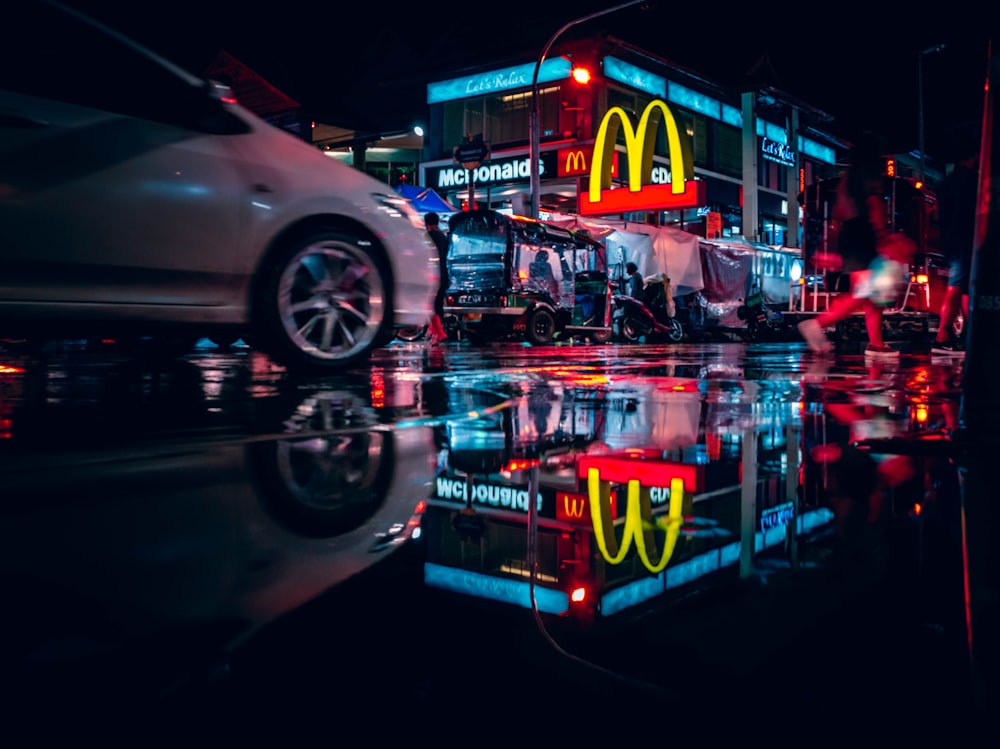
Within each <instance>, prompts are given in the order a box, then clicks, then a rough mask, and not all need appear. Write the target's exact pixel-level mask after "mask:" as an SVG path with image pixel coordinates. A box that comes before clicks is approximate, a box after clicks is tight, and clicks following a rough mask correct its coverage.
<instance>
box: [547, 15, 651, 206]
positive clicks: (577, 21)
mask: <svg viewBox="0 0 1000 749" xmlns="http://www.w3.org/2000/svg"><path fill="white" fill-rule="evenodd" d="M645 2H646V0H629V2H626V3H621V4H620V5H615V6H613V7H611V8H605V9H604V10H599V11H597V12H596V13H591V14H589V15H586V16H581V17H580V18H577V19H575V20H573V21H570V22H569V23H567V24H564V25H563V26H562V27H560V29H559V30H558V31H556V33H555V34H553V35H552V38H550V39H549V41H548V42H546V44H545V46H544V47H543V48H542V51H541V54H539V55H538V61H537V62H536V63H535V72H534V75H532V76H531V115H530V120H529V122H528V127H529V138H530V140H531V145H530V150H529V160H530V161H531V218H538V214H539V211H540V208H541V206H540V198H541V194H540V192H541V181H540V178H539V177H540V175H539V170H538V161H539V158H540V157H541V134H540V133H539V127H540V126H539V123H538V71H539V69H540V68H541V67H542V63H543V62H545V56H546V55H547V54H548V53H549V49H550V48H551V47H552V45H553V44H555V41H556V39H558V38H559V37H560V36H562V35H563V33H565V32H566V31H567V30H568V29H571V28H572V27H573V26H576V25H577V24H580V23H583V22H584V21H590V20H591V19H594V18H598V17H599V16H604V15H607V14H608V13H614V12H615V11H618V10H623V9H624V8H628V7H630V6H632V5H639V4H640V3H645Z"/></svg>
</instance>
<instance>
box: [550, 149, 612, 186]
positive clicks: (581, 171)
mask: <svg viewBox="0 0 1000 749" xmlns="http://www.w3.org/2000/svg"><path fill="white" fill-rule="evenodd" d="M593 161H594V147H593V146H573V147H571V148H560V149H559V150H558V151H556V163H557V165H558V166H557V171H556V174H557V175H558V176H560V177H582V176H583V175H585V174H589V173H590V165H591V163H593ZM617 176H618V152H617V151H615V152H614V153H613V154H612V157H611V177H612V178H615V177H617Z"/></svg>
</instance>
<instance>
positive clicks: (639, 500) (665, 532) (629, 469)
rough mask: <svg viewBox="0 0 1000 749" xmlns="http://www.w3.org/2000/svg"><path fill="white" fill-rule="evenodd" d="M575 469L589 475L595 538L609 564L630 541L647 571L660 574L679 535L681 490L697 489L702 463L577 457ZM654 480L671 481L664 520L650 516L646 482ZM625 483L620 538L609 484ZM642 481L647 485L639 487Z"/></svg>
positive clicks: (621, 555)
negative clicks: (624, 502) (624, 500)
mask: <svg viewBox="0 0 1000 749" xmlns="http://www.w3.org/2000/svg"><path fill="white" fill-rule="evenodd" d="M577 471H578V474H579V475H580V476H582V477H584V476H585V477H586V479H587V496H588V500H589V502H588V504H589V508H590V519H591V523H592V525H593V528H594V540H595V541H596V543H597V547H598V549H600V551H601V554H602V555H603V556H604V558H605V560H607V561H608V563H609V564H620V563H621V562H622V561H624V559H625V557H626V555H627V554H628V552H629V549H630V548H631V546H632V542H633V541H634V542H635V546H636V553H637V554H638V555H639V559H640V560H641V561H642V563H643V565H645V567H646V569H647V570H649V571H650V572H652V573H653V574H654V575H655V574H658V573H660V572H662V571H663V570H664V569H665V568H666V566H667V564H668V563H669V562H670V558H671V557H672V556H673V554H674V547H675V546H676V545H677V538H678V536H680V532H681V521H682V519H683V515H682V513H683V507H684V492H685V489H687V490H690V491H698V487H699V486H700V484H701V480H702V472H701V470H700V466H694V465H690V464H683V463H665V462H663V461H644V460H630V459H628V458H608V457H602V458H594V459H584V460H581V461H580V462H579V463H578V464H577ZM626 477H627V478H626ZM654 478H655V483H656V484H661V485H662V483H663V482H664V481H666V480H668V479H669V481H670V504H669V507H668V511H667V516H666V518H665V522H664V518H663V516H662V515H661V516H659V517H658V518H657V520H655V521H654V519H653V509H652V502H651V501H650V496H649V484H651V483H653V482H652V481H650V479H654ZM626 481H627V500H626V506H625V522H624V523H623V524H622V529H621V539H620V540H619V538H618V532H617V530H616V528H615V510H614V507H613V504H612V502H613V498H612V493H611V484H612V482H614V483H619V484H621V483H626ZM644 483H645V484H647V485H646V486H643V484H644ZM659 537H662V538H663V548H662V549H660V548H659V543H658V538H659Z"/></svg>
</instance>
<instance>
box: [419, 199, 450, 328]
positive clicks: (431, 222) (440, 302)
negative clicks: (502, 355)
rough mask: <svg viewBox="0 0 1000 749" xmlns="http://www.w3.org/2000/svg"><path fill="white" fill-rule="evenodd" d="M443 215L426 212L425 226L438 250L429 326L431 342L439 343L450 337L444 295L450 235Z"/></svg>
mask: <svg viewBox="0 0 1000 749" xmlns="http://www.w3.org/2000/svg"><path fill="white" fill-rule="evenodd" d="M440 224H441V217H440V216H438V215H437V214H436V213H434V212H433V211H431V212H430V213H425V214H424V226H425V228H426V229H427V235H428V236H429V237H430V238H431V240H433V242H434V246H435V247H437V251H438V269H439V273H440V280H439V281H438V291H437V295H436V296H435V297H434V315H433V316H432V317H431V321H430V324H429V325H428V327H427V333H428V335H430V339H431V343H432V344H435V345H436V344H438V343H441V341H444V340H447V339H448V331H446V330H445V329H444V296H445V292H447V290H448V235H447V234H445V233H444V232H443V231H441V226H440Z"/></svg>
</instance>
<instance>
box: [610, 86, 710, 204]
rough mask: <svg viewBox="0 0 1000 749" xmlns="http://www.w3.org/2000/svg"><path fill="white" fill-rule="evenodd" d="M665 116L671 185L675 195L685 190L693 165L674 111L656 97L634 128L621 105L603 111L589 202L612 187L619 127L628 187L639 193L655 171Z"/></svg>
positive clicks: (647, 106)
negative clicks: (622, 134) (655, 149)
mask: <svg viewBox="0 0 1000 749" xmlns="http://www.w3.org/2000/svg"><path fill="white" fill-rule="evenodd" d="M661 118H662V119H663V122H664V128H665V129H666V131H667V146H668V151H667V153H668V155H669V156H670V175H671V176H670V187H671V192H672V193H673V194H674V195H680V194H682V193H684V191H685V187H684V180H685V179H693V178H694V168H693V167H694V165H693V163H692V161H693V160H692V159H691V157H690V155H689V154H688V149H687V148H686V147H685V143H684V141H682V140H681V135H680V131H679V130H678V129H677V122H676V121H675V120H674V115H673V112H671V111H670V107H668V106H667V103H666V102H665V101H663V100H662V99H653V101H651V102H649V104H647V105H646V108H645V109H644V110H643V111H642V117H640V118H639V125H638V127H636V128H635V129H634V130H633V129H632V122H631V121H630V120H629V117H628V114H627V113H626V112H625V110H624V109H622V108H621V107H611V109H609V110H608V111H607V112H605V113H604V119H602V120H601V125H600V127H599V128H598V129H597V138H596V140H595V141H594V155H593V158H592V159H591V162H590V202H592V203H598V202H600V200H601V190H607V189H610V187H611V159H612V157H613V155H614V151H615V143H616V142H617V141H618V128H619V127H621V128H622V129H624V131H625V156H626V158H627V159H628V189H629V191H630V192H639V191H640V190H642V186H643V185H644V184H649V183H650V180H651V175H652V171H653V147H654V146H655V145H656V131H657V129H658V127H659V125H660V119H661Z"/></svg>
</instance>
